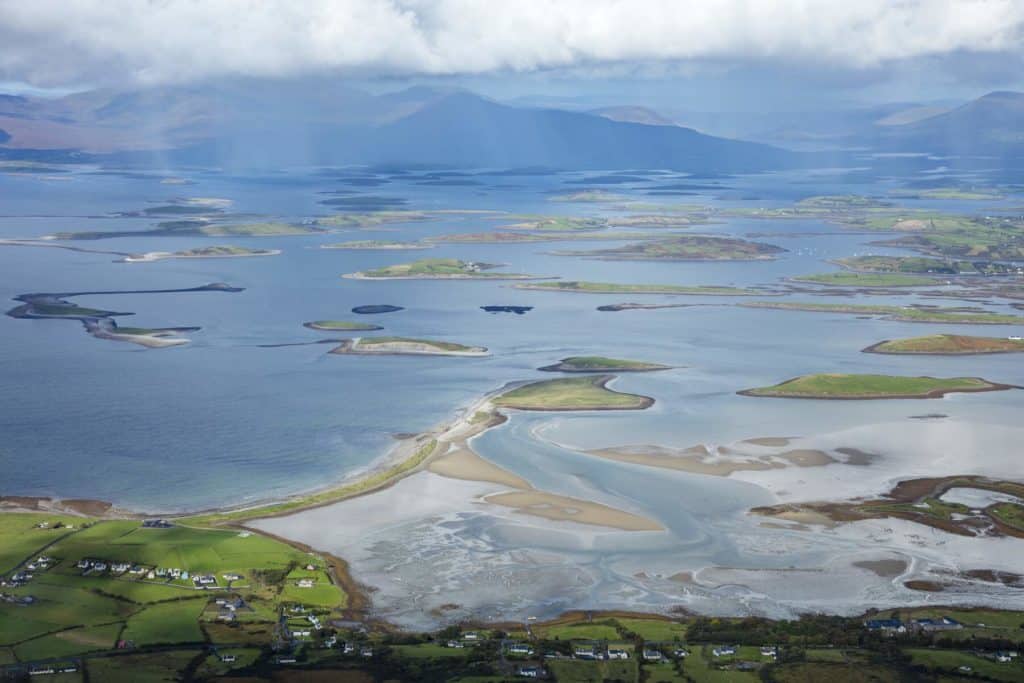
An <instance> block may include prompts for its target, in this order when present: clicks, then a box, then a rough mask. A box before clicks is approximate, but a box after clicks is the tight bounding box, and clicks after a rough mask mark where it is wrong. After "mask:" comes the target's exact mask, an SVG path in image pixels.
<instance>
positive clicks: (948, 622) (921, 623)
mask: <svg viewBox="0 0 1024 683" xmlns="http://www.w3.org/2000/svg"><path fill="white" fill-rule="evenodd" d="M913 625H914V628H916V629H918V630H920V631H958V630H960V629H962V628H963V627H964V625H963V624H961V623H960V622H959V621H957V620H956V619H952V618H950V617H945V616H944V617H942V618H941V619H914V622H913Z"/></svg>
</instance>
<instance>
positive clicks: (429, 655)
mask: <svg viewBox="0 0 1024 683" xmlns="http://www.w3.org/2000/svg"><path fill="white" fill-rule="evenodd" d="M392 649H393V650H394V652H395V654H397V655H399V656H400V657H403V658H406V659H465V658H466V654H467V652H469V651H470V650H468V649H467V648H464V649H461V650H460V649H458V648H454V647H445V646H444V645H441V644H438V643H419V644H418V645H395V646H393V647H392Z"/></svg>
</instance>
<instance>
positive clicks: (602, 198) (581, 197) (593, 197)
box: [548, 190, 628, 204]
mask: <svg viewBox="0 0 1024 683" xmlns="http://www.w3.org/2000/svg"><path fill="white" fill-rule="evenodd" d="M626 199H628V197H626V196H625V195H621V194H615V193H614V192H608V191H607V190H578V191H576V192H567V193H565V194H556V195H554V196H552V197H549V198H548V201H552V202H577V203H583V204H588V203H601V202H622V201H625V200H626Z"/></svg>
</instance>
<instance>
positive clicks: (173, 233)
mask: <svg viewBox="0 0 1024 683" xmlns="http://www.w3.org/2000/svg"><path fill="white" fill-rule="evenodd" d="M322 232H323V230H321V229H319V228H316V227H313V226H310V225H299V224H295V223H282V222H264V223H237V224H228V223H210V222H207V221H202V220H182V221H166V222H163V223H160V224H158V225H157V227H156V228H154V229H152V230H124V231H116V230H108V231H103V230H94V231H81V232H58V233H55V234H54V235H53V238H54V239H58V240H101V239H109V238H113V237H189V236H201V237H267V236H273V235H316V234H319V233H322Z"/></svg>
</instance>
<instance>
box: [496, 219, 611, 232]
mask: <svg viewBox="0 0 1024 683" xmlns="http://www.w3.org/2000/svg"><path fill="white" fill-rule="evenodd" d="M512 218H513V219H514V220H518V221H519V222H518V223H512V224H511V225H506V226H504V227H505V228H507V229H509V230H539V231H542V232H566V231H569V232H571V231H573V230H599V229H601V228H604V227H606V226H607V225H608V221H606V220H605V219H604V218H589V217H586V216H535V215H524V216H512Z"/></svg>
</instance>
